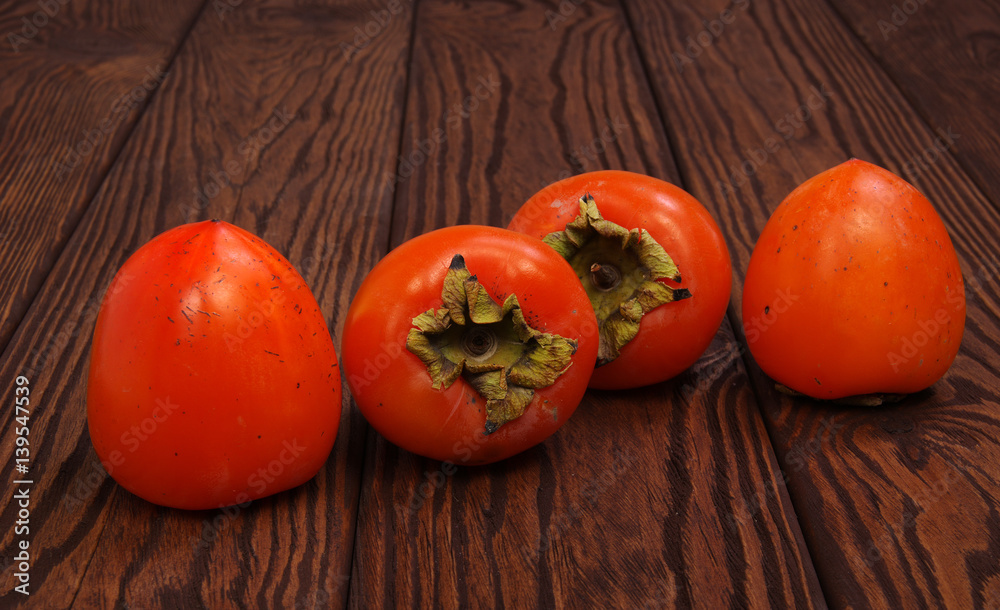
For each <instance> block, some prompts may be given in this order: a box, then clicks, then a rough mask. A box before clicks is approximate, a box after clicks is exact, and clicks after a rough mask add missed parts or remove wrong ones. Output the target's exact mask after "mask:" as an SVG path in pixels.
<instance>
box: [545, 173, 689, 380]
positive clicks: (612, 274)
mask: <svg viewBox="0 0 1000 610" xmlns="http://www.w3.org/2000/svg"><path fill="white" fill-rule="evenodd" d="M544 241H545V243H547V244H548V245H550V246H552V248H554V249H555V251H556V252H558V253H559V254H560V255H561V256H562V257H563V258H565V259H566V260H567V261H569V263H570V265H571V266H572V267H573V269H574V270H575V271H576V274H577V277H579V278H580V282H581V283H583V287H584V289H586V291H587V295H588V296H589V297H590V303H591V304H592V305H593V306H594V313H595V314H597V323H598V325H599V327H600V345H599V347H598V351H597V366H601V365H604V364H607V363H609V362H611V361H612V360H614V359H615V358H617V357H618V356H619V355H620V354H621V349H622V347H623V346H624V345H625V344H626V343H628V342H629V341H631V340H632V339H633V338H634V337H635V336H636V334H638V332H639V322H640V321H641V320H642V316H643V315H644V314H646V313H648V312H650V311H652V310H653V309H654V308H656V307H659V306H660V305H663V304H665V303H670V302H672V301H679V300H681V299H686V298H688V297H690V296H691V292H690V291H689V290H688V289H686V288H671V287H670V286H667V285H666V284H663V283H662V282H660V281H659V280H663V279H669V280H673V281H676V282H679V281H681V275H680V271H678V269H677V265H675V264H674V261H673V259H671V258H670V255H669V254H667V252H666V250H664V249H663V247H662V246H660V244H658V243H657V242H656V240H655V239H653V237H652V236H651V235H650V234H649V232H648V231H646V230H645V229H632V230H628V229H626V228H625V227H622V226H620V225H617V224H615V223H613V222H611V221H608V220H605V219H604V218H603V217H602V216H601V212H600V211H599V210H598V209H597V204H596V203H595V202H594V198H593V197H592V196H591V195H590V194H589V193H588V194H587V195H585V196H584V197H583V198H581V199H580V215H579V216H577V217H576V218H575V219H573V222H571V223H569V224H568V225H566V229H565V230H563V231H557V232H555V233H550V234H548V235H546V236H545V238H544Z"/></svg>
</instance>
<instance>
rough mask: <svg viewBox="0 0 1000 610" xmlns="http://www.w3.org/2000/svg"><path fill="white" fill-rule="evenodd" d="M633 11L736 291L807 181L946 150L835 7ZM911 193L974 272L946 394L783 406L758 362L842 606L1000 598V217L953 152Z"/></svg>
mask: <svg viewBox="0 0 1000 610" xmlns="http://www.w3.org/2000/svg"><path fill="white" fill-rule="evenodd" d="M627 6H628V13H629V15H630V21H631V23H632V24H633V27H634V28H635V30H636V32H637V34H638V40H639V46H640V48H641V51H642V55H643V58H644V61H645V62H646V65H647V69H648V70H649V73H650V74H656V75H657V78H655V79H653V81H652V82H653V83H654V88H655V92H656V97H657V103H658V105H659V107H660V108H661V111H662V112H663V113H664V114H665V115H667V116H672V117H678V119H677V120H669V119H668V122H669V129H670V132H671V139H672V141H674V142H677V143H678V146H679V147H681V149H683V150H686V151H689V152H690V155H689V156H686V157H682V158H681V159H680V160H679V163H680V165H681V168H682V174H683V175H684V177H685V182H686V184H688V185H689V186H690V187H691V189H692V191H693V193H694V194H695V195H696V196H699V197H700V198H702V199H703V200H706V201H710V202H713V208H714V210H715V211H716V216H717V218H719V219H720V221H721V225H722V227H723V230H724V232H725V233H726V234H727V236H728V239H729V243H730V246H731V250H732V254H733V255H734V259H735V261H736V268H737V270H738V278H739V280H740V282H738V286H739V285H741V284H742V277H743V271H744V270H745V269H746V265H747V262H748V260H749V255H750V252H751V249H752V246H753V243H754V240H755V239H756V236H757V235H758V234H759V232H760V230H761V228H762V227H763V225H764V222H765V221H766V219H767V217H768V215H769V212H770V211H771V210H772V209H774V207H775V206H777V204H778V203H779V202H780V201H781V200H782V199H783V198H784V196H785V195H786V194H787V193H788V192H790V191H791V190H792V189H793V188H794V187H795V186H796V185H797V184H798V183H800V182H801V181H803V180H805V179H807V178H809V177H811V176H813V175H815V174H817V173H819V172H820V171H822V170H824V169H826V168H828V167H831V166H833V165H836V164H838V163H840V162H842V161H844V160H845V159H847V158H848V157H850V156H852V155H853V156H857V157H860V158H863V159H867V160H870V161H872V162H875V163H878V164H880V165H883V166H885V167H887V168H889V169H890V170H892V171H895V172H897V173H900V172H901V168H902V167H903V166H904V164H905V163H907V162H909V161H910V160H911V159H913V157H914V156H915V155H919V154H920V151H922V150H923V149H924V148H925V147H927V146H931V145H933V142H934V139H935V138H936V137H937V134H936V133H935V130H934V129H933V128H932V127H931V126H928V125H927V124H926V123H925V122H923V121H922V120H921V119H920V117H919V114H918V113H917V112H916V111H915V110H914V108H912V107H911V106H910V105H909V104H908V102H907V100H906V99H905V98H904V96H903V95H902V94H901V93H900V91H899V90H898V89H897V88H896V87H895V86H894V84H893V82H892V81H891V79H890V78H888V76H887V75H886V74H885V73H884V72H883V71H882V70H881V69H880V68H879V67H878V66H877V65H876V64H875V63H874V62H873V61H872V59H871V56H870V55H869V54H868V52H867V50H866V49H865V48H864V47H863V45H862V43H861V42H860V41H859V40H858V39H857V38H856V37H855V36H854V35H853V34H852V33H851V32H850V31H849V30H848V29H847V28H846V27H845V26H844V24H843V22H842V21H841V20H840V19H839V17H838V16H837V15H836V14H835V13H834V12H833V11H832V9H830V8H829V7H828V6H826V5H822V4H816V3H811V2H806V1H804V0H802V1H800V0H785V1H784V2H781V3H777V5H776V6H772V5H771V4H764V3H754V4H753V5H752V6H751V5H750V3H749V2H736V3H735V4H733V5H728V6H727V4H726V3H724V2H712V3H708V4H703V3H693V2H692V3H687V4H679V3H677V4H670V5H666V4H663V3H657V2H652V1H646V2H640V1H637V2H630V3H628V5H627ZM725 10H728V11H730V12H728V13H724V12H723V11H725ZM723 19H725V22H724V23H723ZM716 21H717V22H719V23H721V24H722V27H721V28H720V27H719V26H718V24H714V23H713V22H716ZM709 27H711V28H712V29H714V31H710V30H709ZM701 32H705V34H701ZM699 37H700V39H701V40H702V41H704V43H705V44H699V43H698V38H699ZM692 40H693V41H694V44H695V45H697V46H695V47H692V48H691V52H690V53H688V52H687V51H686V46H687V44H688V42H689V41H692ZM810 103H811V104H812V105H813V107H812V108H811V109H810V108H809V104H810ZM786 134H787V138H786V137H785V135H786ZM744 164H745V167H746V168H747V172H746V173H747V174H750V175H749V176H747V175H745V174H743V173H741V172H742V170H741V166H743V165H744ZM913 182H914V184H915V185H916V186H917V187H918V188H919V189H920V190H921V191H922V192H924V193H925V194H926V195H927V196H928V197H929V198H930V199H931V201H933V202H935V203H936V207H937V209H938V211H939V212H940V213H941V216H942V218H943V219H944V222H945V223H946V225H947V226H948V227H949V230H950V232H951V235H952V237H953V240H954V243H955V246H956V249H957V251H958V252H959V257H960V259H961V262H962V266H963V269H964V273H965V275H966V283H967V298H968V318H967V325H966V336H965V339H964V341H963V346H962V349H961V351H960V353H959V356H958V359H957V360H956V362H955V364H954V366H953V368H952V369H951V371H950V372H949V373H948V375H947V376H946V377H945V379H944V380H942V381H941V382H939V383H938V384H936V385H935V386H934V387H933V388H932V389H931V390H930V391H927V392H923V393H920V394H918V395H915V396H912V397H910V398H909V399H907V400H906V401H905V402H904V403H902V404H900V405H898V406H896V407H890V408H883V409H879V410H865V409H845V408H839V407H835V406H831V405H828V404H819V403H816V402H814V401H804V400H792V399H789V398H787V397H782V396H780V395H777V394H776V393H775V392H774V390H773V386H772V384H771V383H770V382H769V381H768V380H766V379H764V378H763V376H762V375H761V374H760V371H759V369H757V368H756V367H755V366H753V364H752V359H749V358H748V361H751V362H749V365H750V372H751V378H752V380H753V382H754V387H755V389H756V393H757V395H758V396H759V397H760V399H761V402H762V405H763V406H764V413H765V417H766V420H767V423H768V428H769V432H770V434H771V437H772V439H773V440H774V442H775V449H776V451H777V453H778V455H779V456H780V457H781V461H782V466H783V468H784V474H783V477H782V478H787V480H788V488H789V490H790V494H791V497H792V500H793V502H794V504H795V507H796V512H797V514H798V517H799V519H800V521H801V522H802V524H803V531H804V533H805V535H806V540H807V542H808V543H809V548H810V551H811V553H812V557H813V560H814V561H815V563H816V567H817V570H818V572H819V576H820V580H821V582H822V583H823V590H824V592H825V594H826V597H827V600H828V601H829V602H830V604H831V606H834V607H843V608H846V607H853V608H867V607H875V608H880V607H893V608H911V607H913V608H915V607H925V606H928V605H930V606H946V607H974V606H975V607H982V606H983V605H984V604H985V605H986V606H987V607H990V606H991V604H992V606H995V605H996V604H997V600H1000V568H998V566H1000V562H998V561H997V557H998V555H1000V530H998V529H997V523H998V520H997V518H996V514H997V510H998V507H1000V466H998V464H1000V443H998V441H997V439H998V438H1000V427H998V426H1000V419H998V418H997V407H998V405H997V402H996V399H995V388H996V387H998V386H1000V379H998V377H997V373H996V371H997V370H998V369H1000V356H998V352H997V349H996V346H997V344H998V339H1000V323H998V318H997V314H996V312H997V311H1000V298H998V271H1000V265H998V264H997V262H998V261H1000V248H998V246H997V244H996V241H995V235H996V234H997V232H998V230H1000V216H998V214H997V211H996V207H994V205H992V203H991V202H990V201H989V200H988V199H987V197H986V196H985V195H984V193H983V192H982V191H980V190H979V189H978V188H977V187H976V185H975V182H974V181H973V180H972V179H970V177H969V176H968V175H967V174H965V173H964V171H963V170H962V168H961V167H960V165H959V164H958V162H957V161H956V159H955V157H953V156H952V155H951V154H950V153H948V154H942V155H941V156H940V158H939V159H938V161H937V162H936V163H934V164H932V165H930V166H928V167H927V168H926V169H925V170H924V171H922V172H921V173H920V174H919V175H917V176H915V177H914V178H913ZM740 298H741V292H740V290H739V289H738V287H737V290H736V292H735V294H734V302H736V303H738V302H739V301H740ZM737 312H738V309H736V310H732V311H731V314H730V317H731V319H732V321H733V323H734V325H735V326H736V327H737V328H740V327H741V321H740V320H739V316H738V314H737ZM831 347H832V346H831ZM990 600H992V602H990Z"/></svg>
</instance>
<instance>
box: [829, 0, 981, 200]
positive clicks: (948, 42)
mask: <svg viewBox="0 0 1000 610" xmlns="http://www.w3.org/2000/svg"><path fill="white" fill-rule="evenodd" d="M833 7H834V9H835V10H836V11H837V12H838V13H839V14H840V16H841V17H842V18H843V19H844V20H845V21H846V22H847V23H848V25H849V26H850V27H851V29H852V30H853V31H854V32H855V33H856V34H857V35H858V36H859V37H860V38H861V40H862V41H864V43H865V46H867V47H868V49H869V51H871V53H872V54H873V55H874V56H875V59H876V60H877V61H878V63H879V65H880V66H881V67H882V68H883V69H884V70H885V71H886V72H887V73H888V74H889V76H890V77H892V79H893V81H895V82H896V83H897V85H898V86H899V88H900V90H901V92H902V93H903V96H904V97H906V99H907V101H908V102H910V103H911V104H912V105H913V106H914V108H915V109H916V110H917V111H918V112H919V113H920V115H921V116H923V117H924V118H925V120H926V121H927V122H928V123H929V124H930V125H932V126H933V127H934V129H935V131H936V132H937V133H938V134H939V135H940V136H941V138H940V140H938V141H936V142H935V144H934V145H933V146H929V147H926V148H924V150H923V151H922V152H923V154H922V155H920V156H917V157H915V158H914V159H912V161H911V162H910V163H909V164H908V165H904V166H903V167H902V170H903V175H904V177H909V176H915V175H917V174H919V173H920V172H922V171H923V170H924V168H925V167H926V166H928V165H930V164H933V163H935V162H936V157H937V155H938V154H940V152H941V150H942V149H946V150H948V151H949V152H950V153H951V154H952V155H953V156H954V157H955V159H956V160H957V161H958V163H959V164H960V165H961V166H962V169H963V170H964V171H965V173H966V174H967V175H968V176H969V177H970V178H972V179H973V180H974V181H975V183H976V186H977V187H979V189H980V190H982V191H983V193H985V194H986V196H987V197H989V199H990V200H991V201H993V202H998V201H1000V161H998V159H1000V144H998V142H1000V125H998V124H997V120H996V113H995V112H994V109H995V108H996V100H997V98H998V97H1000V78H997V76H998V67H997V40H998V38H1000V7H998V6H997V4H996V3H990V2H982V1H979V0H958V1H952V2H927V1H926V0H923V1H921V0H908V1H907V0H903V1H900V2H893V3H884V4H881V5H879V4H871V3H865V2H861V1H860V0H847V1H846V2H836V3H833Z"/></svg>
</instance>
